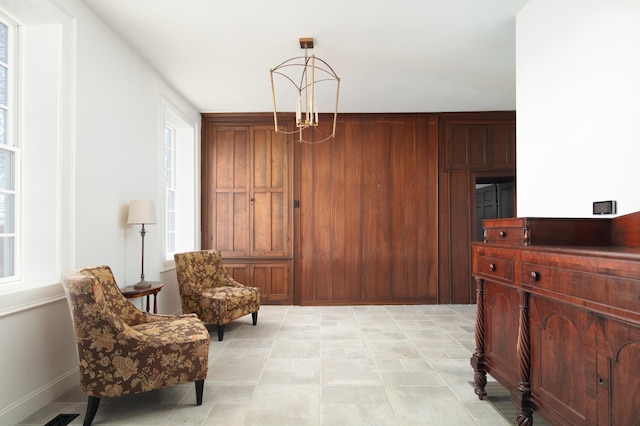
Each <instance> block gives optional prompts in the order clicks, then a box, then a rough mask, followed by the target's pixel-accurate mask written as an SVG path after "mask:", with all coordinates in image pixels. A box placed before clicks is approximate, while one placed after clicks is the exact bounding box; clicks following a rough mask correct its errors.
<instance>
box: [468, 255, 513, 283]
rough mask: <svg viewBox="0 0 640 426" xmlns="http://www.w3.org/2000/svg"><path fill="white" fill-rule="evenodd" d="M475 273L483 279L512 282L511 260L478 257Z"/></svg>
mask: <svg viewBox="0 0 640 426" xmlns="http://www.w3.org/2000/svg"><path fill="white" fill-rule="evenodd" d="M475 272H476V273H477V274H478V275H483V276H485V277H490V278H501V279H503V280H507V281H513V259H501V258H499V257H493V256H483V255H479V256H478V260H477V270H476V271H475Z"/></svg>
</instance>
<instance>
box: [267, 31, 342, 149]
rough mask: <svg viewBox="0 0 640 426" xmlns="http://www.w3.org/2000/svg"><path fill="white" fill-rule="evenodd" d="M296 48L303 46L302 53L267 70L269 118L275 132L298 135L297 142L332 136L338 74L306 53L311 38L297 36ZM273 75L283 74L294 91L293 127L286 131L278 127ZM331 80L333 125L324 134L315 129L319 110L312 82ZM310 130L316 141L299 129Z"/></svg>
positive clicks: (314, 85)
mask: <svg viewBox="0 0 640 426" xmlns="http://www.w3.org/2000/svg"><path fill="white" fill-rule="evenodd" d="M300 48H301V49H304V56H296V57H293V58H291V59H287V60H286V61H284V62H282V63H281V64H280V65H278V66H277V67H275V68H273V69H271V70H270V71H269V74H270V77H271V98H272V101H273V121H274V127H275V131H276V133H283V134H287V135H294V134H298V142H300V143H311V144H313V143H321V142H325V141H327V140H329V139H332V138H334V137H335V135H336V123H337V118H338V98H339V96H340V77H338V75H337V74H336V73H335V71H334V70H333V68H331V66H330V65H329V64H328V63H327V62H325V61H324V60H322V59H320V58H318V57H317V56H315V55H313V54H312V55H309V54H308V53H307V49H313V38H301V39H300ZM274 75H275V76H281V77H283V78H284V79H285V80H286V81H287V82H288V83H291V84H292V85H293V86H294V88H295V90H296V91H297V95H298V100H297V102H296V121H295V125H296V129H295V130H294V131H286V130H284V129H280V128H279V127H278V108H277V103H276V89H275V84H274ZM325 82H335V85H336V94H335V96H336V100H335V105H334V110H333V125H332V127H331V128H332V132H331V134H329V135H327V134H326V133H323V132H321V131H320V130H319V128H318V123H319V113H318V105H317V98H316V85H317V84H318V83H325ZM305 129H314V130H315V132H314V133H318V134H320V135H321V136H320V138H321V139H319V140H315V138H314V140H309V139H305V137H304V136H303V131H304V130H305Z"/></svg>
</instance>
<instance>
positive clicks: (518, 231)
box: [484, 227, 526, 244]
mask: <svg viewBox="0 0 640 426" xmlns="http://www.w3.org/2000/svg"><path fill="white" fill-rule="evenodd" d="M484 241H485V242H487V243H505V244H526V241H525V228H522V227H517V228H510V227H497V228H485V230H484Z"/></svg>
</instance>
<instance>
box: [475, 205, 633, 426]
mask: <svg viewBox="0 0 640 426" xmlns="http://www.w3.org/2000/svg"><path fill="white" fill-rule="evenodd" d="M483 226H484V240H485V241H484V242H478V243H473V244H472V252H473V257H472V259H473V261H472V268H473V276H474V279H475V281H476V286H477V293H476V303H477V318H476V327H475V341H476V351H475V353H474V354H473V356H472V357H471V365H472V366H473V369H474V383H475V393H476V394H477V395H478V397H479V398H480V399H483V398H484V397H485V396H486V395H487V394H486V391H485V385H486V383H487V374H490V375H491V376H492V377H494V378H495V379H496V380H497V381H498V382H499V383H501V384H502V385H503V386H505V387H506V388H507V389H508V390H509V391H510V392H511V399H512V401H513V402H514V404H515V405H516V407H517V412H518V414H517V422H518V424H519V425H530V424H532V423H533V420H532V413H533V410H535V411H536V412H538V413H539V414H541V415H542V416H543V417H544V418H545V419H547V420H549V421H550V422H551V423H552V424H560V425H637V424H640V423H639V422H640V212H638V213H632V214H628V215H624V216H618V217H615V218H607V219H600V218H593V219H564V218H558V219H556V218H513V219H495V220H494V219H492V220H486V221H484V222H483Z"/></svg>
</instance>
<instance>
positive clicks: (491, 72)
mask: <svg viewBox="0 0 640 426" xmlns="http://www.w3.org/2000/svg"><path fill="white" fill-rule="evenodd" d="M83 1H84V3H86V4H87V5H88V6H89V7H90V8H91V9H92V10H93V11H94V12H95V13H96V14H98V15H99V16H101V17H102V19H103V20H104V21H105V22H106V23H107V24H108V25H109V26H110V27H112V28H113V29H114V30H115V31H116V32H117V33H119V34H120V35H121V36H122V38H123V39H124V40H125V41H126V42H127V43H128V44H129V45H130V46H132V48H133V49H134V50H136V51H137V52H138V53H139V54H140V55H141V56H142V57H143V58H144V59H145V60H146V61H147V62H148V63H149V64H150V65H151V66H152V67H153V68H155V69H156V70H157V71H158V72H159V73H160V74H161V75H162V76H163V77H164V78H165V79H166V80H167V81H168V82H169V84H171V85H172V86H173V87H175V88H176V89H177V90H178V91H179V92H180V93H182V94H183V95H184V96H185V97H186V98H187V99H188V100H190V101H191V102H192V103H193V105H194V106H195V107H196V108H197V109H198V110H199V111H201V112H266V111H271V108H272V105H271V88H270V87H271V86H270V80H269V70H270V69H271V68H274V67H275V66H277V65H278V64H280V63H281V62H283V61H284V60H286V59H289V58H291V57H294V56H300V55H303V54H304V51H303V50H301V49H300V45H299V42H298V39H299V38H301V37H313V38H314V41H315V48H314V49H313V51H310V52H309V53H314V54H315V55H316V56H317V57H319V58H322V59H323V60H325V61H326V62H327V63H329V65H331V67H332V68H333V69H334V70H335V72H336V73H337V74H338V76H339V77H340V79H341V83H340V84H341V85H340V105H339V111H341V112H445V111H495V110H515V105H516V100H515V15H516V14H517V13H518V12H519V11H520V10H521V9H522V7H523V6H524V5H525V4H526V3H527V2H528V1H529V0H482V1H480V0H394V1H390V0H387V1H382V0H322V1H316V2H303V1H299V0H278V1H269V0H226V1H214V0H83Z"/></svg>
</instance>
